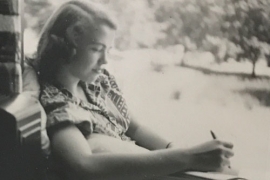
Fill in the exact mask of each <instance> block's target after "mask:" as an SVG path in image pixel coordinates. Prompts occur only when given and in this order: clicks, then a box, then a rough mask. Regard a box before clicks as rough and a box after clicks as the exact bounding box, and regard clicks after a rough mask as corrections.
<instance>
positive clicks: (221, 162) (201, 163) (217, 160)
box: [187, 139, 233, 171]
mask: <svg viewBox="0 0 270 180" xmlns="http://www.w3.org/2000/svg"><path fill="white" fill-rule="evenodd" d="M232 148H233V144H232V143H228V142H224V141H220V140H216V139H214V140H212V141H209V142H206V143H204V144H201V145H199V146H196V147H193V148H190V149H188V150H187V153H188V155H189V157H190V158H189V160H190V161H189V162H190V164H189V167H190V169H189V170H191V171H220V170H222V169H223V168H224V167H226V166H229V165H230V161H229V158H230V157H232V156H233V151H232Z"/></svg>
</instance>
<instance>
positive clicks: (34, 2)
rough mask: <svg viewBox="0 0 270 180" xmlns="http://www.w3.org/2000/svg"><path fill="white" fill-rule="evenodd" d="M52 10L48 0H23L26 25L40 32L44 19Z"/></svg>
mask: <svg viewBox="0 0 270 180" xmlns="http://www.w3.org/2000/svg"><path fill="white" fill-rule="evenodd" d="M52 11H53V6H52V4H51V3H50V1H49V0H25V7H24V16H25V18H26V19H27V24H26V26H27V27H28V28H31V29H33V30H35V31H36V32H37V33H38V32H40V30H41V28H42V27H43V25H44V23H45V21H46V20H47V19H48V18H49V16H50V15H51V13H52Z"/></svg>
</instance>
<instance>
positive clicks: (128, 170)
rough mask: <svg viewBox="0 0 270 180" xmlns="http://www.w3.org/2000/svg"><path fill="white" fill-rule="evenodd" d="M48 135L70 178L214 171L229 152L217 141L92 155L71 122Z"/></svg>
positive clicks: (132, 177)
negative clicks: (176, 147) (142, 150)
mask: <svg viewBox="0 0 270 180" xmlns="http://www.w3.org/2000/svg"><path fill="white" fill-rule="evenodd" d="M50 137H51V143H52V144H51V145H52V152H53V153H54V156H55V157H57V158H58V159H59V160H60V161H61V162H63V164H65V165H66V172H68V173H69V175H68V177H71V179H73V178H74V179H76V178H77V179H82V180H84V179H85V180H89V179H96V180H99V179H102V180H107V179H108V180H113V179H117V180H121V179H123V180H124V179H125V180H126V179H130V180H132V179H136V180H138V179H149V178H153V177H156V176H163V175H167V174H172V173H175V172H179V171H186V170H191V169H196V170H215V169H217V168H219V167H220V165H221V163H227V160H223V156H224V154H226V156H231V155H232V153H231V151H230V150H229V149H228V148H225V145H226V144H224V143H221V142H218V141H212V142H209V143H208V144H207V143H206V144H204V145H202V146H199V147H197V148H196V149H190V150H180V149H170V150H157V151H149V152H145V153H137V154H125V153H122V154H111V153H101V154H92V151H91V147H90V146H89V144H88V143H87V140H86V139H85V137H84V136H83V135H82V134H81V132H80V131H79V130H78V129H77V127H76V126H75V125H72V124H69V125H65V126H63V127H61V128H58V129H57V130H56V131H54V132H53V133H50ZM223 145H224V146H223ZM227 146H228V145H227ZM201 161H203V162H201ZM199 162H200V163H199Z"/></svg>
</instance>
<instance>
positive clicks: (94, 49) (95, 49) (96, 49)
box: [91, 47, 101, 52]
mask: <svg viewBox="0 0 270 180" xmlns="http://www.w3.org/2000/svg"><path fill="white" fill-rule="evenodd" d="M91 50H93V51H96V52H98V51H101V49H98V48H94V47H93V48H91Z"/></svg>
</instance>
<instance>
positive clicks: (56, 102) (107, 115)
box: [40, 69, 131, 141]
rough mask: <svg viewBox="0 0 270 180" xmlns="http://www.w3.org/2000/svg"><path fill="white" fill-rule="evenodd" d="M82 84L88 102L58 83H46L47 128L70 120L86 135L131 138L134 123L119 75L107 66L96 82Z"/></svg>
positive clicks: (44, 103)
mask: <svg viewBox="0 0 270 180" xmlns="http://www.w3.org/2000/svg"><path fill="white" fill-rule="evenodd" d="M79 84H80V86H81V87H82V88H83V90H84V92H85V94H86V97H87V100H88V102H86V101H83V100H81V99H79V98H77V97H75V96H73V95H72V94H71V93H70V92H69V91H68V90H67V89H65V88H64V87H61V86H60V85H59V84H57V83H51V84H48V83H45V84H43V85H42V91H41V94H40V102H41V104H42V106H43V107H44V109H45V111H46V114H47V124H46V127H47V128H50V127H53V126H56V125H58V124H60V123H65V122H70V123H73V124H75V125H76V126H77V127H78V129H79V130H80V131H81V132H82V134H83V135H84V136H85V137H87V136H89V135H91V134H92V133H100V134H105V135H108V136H111V137H115V138H118V139H122V140H124V141H131V139H130V138H129V137H127V136H126V135H125V133H126V131H127V129H128V127H129V124H130V115H129V112H128V109H127V105H126V102H125V99H124V98H123V96H122V93H121V91H120V89H119V87H118V85H117V83H116V81H115V78H114V77H113V76H112V75H110V74H109V72H108V71H107V70H105V69H104V70H103V73H102V74H101V75H100V76H99V77H98V78H97V80H96V81H95V82H94V83H91V84H89V83H86V82H82V81H81V82H80V83H79Z"/></svg>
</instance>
